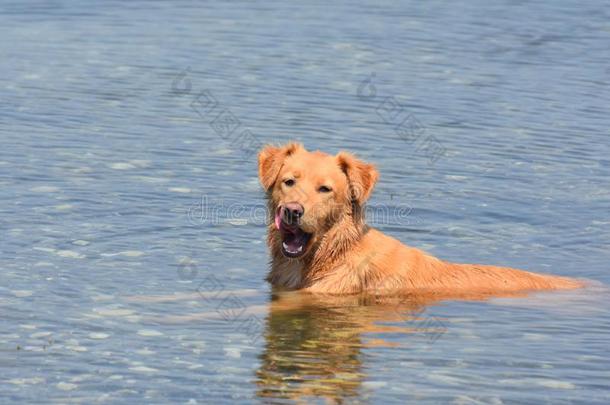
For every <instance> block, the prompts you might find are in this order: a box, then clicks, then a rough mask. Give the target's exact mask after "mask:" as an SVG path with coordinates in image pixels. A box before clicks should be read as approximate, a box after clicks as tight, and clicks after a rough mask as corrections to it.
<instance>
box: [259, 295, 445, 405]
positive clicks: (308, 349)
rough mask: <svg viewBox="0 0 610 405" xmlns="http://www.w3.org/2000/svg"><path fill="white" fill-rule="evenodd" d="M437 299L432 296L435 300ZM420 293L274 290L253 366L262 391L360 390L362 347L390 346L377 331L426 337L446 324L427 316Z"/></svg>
mask: <svg viewBox="0 0 610 405" xmlns="http://www.w3.org/2000/svg"><path fill="white" fill-rule="evenodd" d="M434 301H436V300H434ZM431 302H432V300H430V299H425V298H422V297H413V296H411V297H405V296H402V297H383V298H381V297H375V296H350V297H329V296H325V297H319V296H314V295H309V294H302V293H298V292H275V293H274V294H273V295H272V300H271V303H270V310H269V314H268V316H267V319H266V330H265V348H264V351H263V353H262V354H261V366H260V368H259V369H258V371H257V384H258V391H257V394H258V395H259V396H261V397H272V398H285V399H293V400H295V399H301V400H308V399H313V398H318V399H320V398H325V399H327V400H329V401H330V402H331V403H341V402H343V401H344V400H346V399H347V400H348V399H349V398H350V397H354V396H357V395H359V391H360V389H361V383H362V381H363V380H364V378H365V377H366V376H365V374H364V372H363V367H362V366H363V364H362V363H363V353H362V349H363V348H365V347H371V346H379V345H382V346H394V345H396V340H398V339H395V340H394V339H393V340H394V342H393V343H392V342H388V341H384V340H381V339H374V338H373V337H374V336H375V334H377V333H384V334H387V333H404V334H419V335H421V336H420V337H422V338H423V339H425V340H427V342H428V343H429V342H431V341H432V340H433V339H435V338H437V337H438V336H439V334H441V333H442V332H443V330H444V328H445V326H444V322H443V321H442V320H440V319H437V318H433V317H429V316H427V314H426V312H425V309H426V306H427V305H429V304H430V303H431Z"/></svg>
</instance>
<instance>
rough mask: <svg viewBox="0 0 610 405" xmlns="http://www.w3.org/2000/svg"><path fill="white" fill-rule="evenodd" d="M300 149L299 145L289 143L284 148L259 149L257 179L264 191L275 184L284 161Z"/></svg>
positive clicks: (268, 147)
mask: <svg viewBox="0 0 610 405" xmlns="http://www.w3.org/2000/svg"><path fill="white" fill-rule="evenodd" d="M302 148H303V145H301V144H300V143H289V144H286V145H284V146H273V145H267V146H265V147H264V148H263V149H261V151H260V152H259V153H258V178H259V179H260V181H261V184H262V185H263V188H264V189H265V191H268V190H269V189H271V187H273V185H274V184H275V181H276V180H277V176H278V174H279V173H280V169H281V168H282V165H283V164H284V160H285V159H286V158H287V157H288V156H290V155H292V154H293V153H294V152H296V151H297V150H299V149H302Z"/></svg>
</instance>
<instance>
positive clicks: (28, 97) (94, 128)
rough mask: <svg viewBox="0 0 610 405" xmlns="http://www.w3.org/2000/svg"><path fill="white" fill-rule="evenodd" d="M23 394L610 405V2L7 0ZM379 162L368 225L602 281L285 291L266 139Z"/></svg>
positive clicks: (1, 387) (2, 122) (11, 318)
mask: <svg viewBox="0 0 610 405" xmlns="http://www.w3.org/2000/svg"><path fill="white" fill-rule="evenodd" d="M0 38H2V40H1V41H0V91H1V94H2V103H0V140H1V149H0V231H1V233H2V237H1V240H0V270H1V272H2V283H0V402H2V403H9V402H15V403H49V402H50V403H73V402H74V403H86V404H89V403H95V402H106V403H187V404H195V403H244V404H245V403H257V402H258V403H296V402H298V401H303V402H308V403H384V404H385V403H397V404H398V403H400V404H402V403H407V402H413V401H420V402H423V403H454V404H510V403H531V404H545V403H547V404H569V403H583V404H585V403H586V404H607V403H609V402H610V387H609V381H610V367H609V365H610V350H608V347H609V346H610V345H609V344H610V315H609V313H608V312H609V310H608V302H609V298H610V294H609V293H608V290H607V287H606V286H607V285H608V284H609V283H610V140H609V138H608V135H609V134H608V130H609V128H610V118H609V114H608V107H609V106H610V91H609V85H610V65H609V61H610V47H609V46H608V45H609V44H610V8H609V7H608V4H607V3H605V2H602V1H591V2H584V3H583V2H579V1H576V0H558V1H553V2H529V1H518V2H515V1H509V0H502V1H497V2H487V1H480V0H475V1H470V2H466V3H465V4H461V3H460V2H452V1H381V2H362V1H345V2H328V1H324V2H322V1H307V2H299V3H298V4H297V3H294V2H245V1H236V2H217V1H212V2H194V1H154V2H153V1H150V2H147V1H130V2H122V1H106V2H78V1H40V2H36V1H27V2H21V1H4V2H2V3H1V4H0ZM288 140H297V141H301V142H303V143H304V144H305V146H306V147H308V148H310V149H322V150H325V151H327V152H330V153H336V152H337V151H339V150H341V149H345V150H349V151H352V152H355V153H357V154H358V155H359V156H361V157H362V158H364V159H367V160H370V161H372V162H375V163H376V164H377V165H378V167H379V169H380V172H381V178H380V182H379V184H378V185H377V188H376V191H375V193H374V194H373V197H372V199H371V200H370V212H369V218H370V220H371V222H372V224H373V225H374V226H376V227H378V228H380V229H381V230H382V231H384V232H386V233H388V234H390V235H393V236H395V237H397V238H399V239H401V240H402V241H403V242H405V243H408V244H410V245H413V246H416V247H419V248H422V249H425V250H427V251H429V252H430V253H432V254H434V255H436V256H439V257H441V258H443V259H446V260H451V261H456V262H476V263H489V264H498V265H505V266H511V267H517V268H523V269H527V270H531V271H538V272H548V273H554V274H559V275H565V276H572V277H578V278H583V279H588V280H592V282H591V283H592V284H591V286H590V287H588V288H587V289H585V290H579V291H573V292H558V293H548V294H538V295H533V296H527V297H520V298H502V299H493V300H490V301H445V302H440V303H433V304H421V303H417V302H408V301H407V302H405V301H403V302H399V303H396V302H393V303H388V302H371V301H369V300H354V299H346V300H336V301H328V302H324V301H320V300H312V299H307V298H304V297H300V296H299V295H298V294H296V295H295V294H286V295H285V296H279V297H272V295H271V292H270V288H269V286H268V285H267V284H265V283H264V281H263V280H264V277H265V274H266V272H267V268H268V253H267V250H266V246H265V225H264V224H265V211H264V207H265V205H264V204H265V203H264V200H263V194H262V191H261V190H260V186H259V184H258V179H257V167H256V149H257V148H259V147H260V146H261V145H263V144H266V143H283V142H286V141H288Z"/></svg>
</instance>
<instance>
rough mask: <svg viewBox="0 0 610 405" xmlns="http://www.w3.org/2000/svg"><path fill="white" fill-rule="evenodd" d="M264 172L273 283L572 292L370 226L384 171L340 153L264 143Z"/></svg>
mask: <svg viewBox="0 0 610 405" xmlns="http://www.w3.org/2000/svg"><path fill="white" fill-rule="evenodd" d="M258 173H259V178H260V181H261V184H262V186H263V188H264V189H265V191H266V196H267V199H268V206H269V210H270V213H271V215H272V218H273V220H272V221H270V224H269V227H268V245H269V248H270V250H271V257H272V259H271V271H270V273H269V275H268V277H267V280H268V281H269V282H270V283H271V284H272V285H273V286H275V287H281V288H285V289H291V290H296V289H299V290H304V291H308V292H313V293H326V294H356V293H363V292H367V293H376V294H387V293H396V292H428V293H432V294H458V295H459V294H462V293H492V294H493V293H511V292H518V291H528V290H554V289H571V288H578V287H581V286H582V283H581V282H579V281H577V280H573V279H570V278H565V277H558V276H553V275H545V274H536V273H531V272H527V271H523V270H516V269H512V268H508V267H496V266H490V265H478V264H457V263H449V262H445V261H443V260H440V259H437V258H435V257H433V256H431V255H429V254H427V253H425V252H423V251H421V250H419V249H416V248H413V247H409V246H406V245H404V244H402V243H401V242H400V241H398V240H396V239H394V238H392V237H390V236H387V235H385V234H383V233H382V232H380V231H378V230H375V229H373V228H371V227H369V226H367V225H366V223H365V220H364V204H365V202H366V201H367V199H368V198H369V196H370V195H371V192H372V191H373V187H374V186H375V183H376V182H377V179H378V177H379V173H378V171H377V169H376V168H375V166H374V165H372V164H370V163H366V162H363V161H361V160H359V159H357V158H356V157H355V156H353V155H351V154H349V153H346V152H340V153H338V154H337V155H329V154H326V153H323V152H319V151H315V152H309V151H307V150H306V149H305V148H304V147H303V146H302V145H300V144H297V143H290V144H287V145H285V146H281V147H275V146H266V147H265V148H263V149H262V150H261V151H260V153H259V156H258Z"/></svg>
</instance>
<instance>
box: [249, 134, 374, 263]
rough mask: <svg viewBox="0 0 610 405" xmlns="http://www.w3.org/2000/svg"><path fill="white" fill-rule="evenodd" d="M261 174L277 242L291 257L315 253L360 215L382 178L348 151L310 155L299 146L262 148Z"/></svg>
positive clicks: (313, 153) (271, 229)
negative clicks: (314, 248) (329, 235)
mask: <svg viewBox="0 0 610 405" xmlns="http://www.w3.org/2000/svg"><path fill="white" fill-rule="evenodd" d="M258 174H259V177H260V181H261V183H262V185H263V187H264V188H265V190H266V192H267V196H268V198H269V203H270V209H271V210H272V215H273V223H272V224H271V226H270V232H273V233H275V235H276V236H277V237H274V238H272V239H273V241H275V243H278V244H281V246H278V248H279V250H280V251H281V252H282V253H283V254H284V256H287V257H291V258H297V257H302V256H305V255H307V254H308V253H310V251H311V250H312V249H311V248H312V246H315V245H316V242H317V241H320V240H322V238H323V237H324V235H325V234H326V233H327V232H328V231H329V230H331V229H332V228H333V227H334V226H335V225H336V224H338V223H339V221H342V220H343V221H345V219H346V216H351V217H354V219H355V217H356V216H360V217H361V215H362V213H361V209H362V206H363V204H364V202H365V201H366V200H367V199H368V197H369V196H370V194H371V192H372V190H373V187H374V186H375V183H376V182H377V178H378V172H377V169H376V168H375V167H374V166H373V165H371V164H368V163H365V162H362V161H360V160H358V159H356V158H355V157H354V156H352V155H351V154H349V153H346V152H340V153H338V154H337V155H336V156H332V155H328V154H326V153H322V152H319V151H315V152H309V151H307V150H305V148H304V147H303V146H302V145H300V144H296V143H290V144H288V145H285V146H281V147H275V146H266V147H265V148H263V149H262V150H261V151H260V153H259V155H258ZM358 220H360V218H358Z"/></svg>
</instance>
